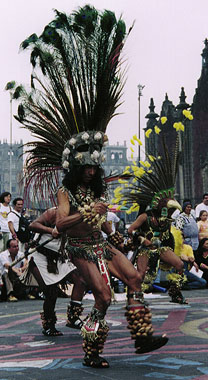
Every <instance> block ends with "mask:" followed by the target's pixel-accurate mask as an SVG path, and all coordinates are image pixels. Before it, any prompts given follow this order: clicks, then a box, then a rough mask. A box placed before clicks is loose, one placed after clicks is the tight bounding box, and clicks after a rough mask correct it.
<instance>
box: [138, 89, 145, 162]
mask: <svg viewBox="0 0 208 380" xmlns="http://www.w3.org/2000/svg"><path fill="white" fill-rule="evenodd" d="M144 87H145V86H143V85H141V84H138V86H137V88H138V138H139V140H140V138H141V124H140V123H141V113H140V98H141V96H142V90H143V88H144ZM139 161H140V144H138V164H139Z"/></svg>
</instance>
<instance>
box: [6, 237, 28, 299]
mask: <svg viewBox="0 0 208 380" xmlns="http://www.w3.org/2000/svg"><path fill="white" fill-rule="evenodd" d="M21 256H23V253H22V252H20V251H19V245H18V241H17V240H15V239H9V240H8V241H7V250H6V251H4V252H1V254H0V270H1V271H2V280H3V284H4V286H5V288H6V294H7V300H8V301H10V302H14V301H18V298H29V299H34V298H35V297H33V296H31V295H27V293H26V287H25V286H24V285H23V284H22V283H21V282H20V280H19V277H20V276H21V275H22V273H23V272H24V270H25V269H26V268H27V260H21V261H19V262H18V263H17V264H15V265H14V266H13V267H12V268H11V263H12V262H13V261H14V260H16V259H19V258H20V257H21Z"/></svg>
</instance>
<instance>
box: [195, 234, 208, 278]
mask: <svg viewBox="0 0 208 380" xmlns="http://www.w3.org/2000/svg"><path fill="white" fill-rule="evenodd" d="M195 257H196V262H197V264H198V266H199V268H200V269H201V270H202V271H203V276H202V277H203V278H204V279H205V280H206V281H207V284H208V238H204V239H202V240H200V242H199V247H198V250H197V254H196V256H195Z"/></svg>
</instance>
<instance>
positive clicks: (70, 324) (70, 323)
mask: <svg viewBox="0 0 208 380" xmlns="http://www.w3.org/2000/svg"><path fill="white" fill-rule="evenodd" d="M82 325H83V321H82V320H81V319H80V318H77V319H74V320H71V321H70V320H67V321H66V326H67V327H71V329H76V330H80V329H81V328H82Z"/></svg>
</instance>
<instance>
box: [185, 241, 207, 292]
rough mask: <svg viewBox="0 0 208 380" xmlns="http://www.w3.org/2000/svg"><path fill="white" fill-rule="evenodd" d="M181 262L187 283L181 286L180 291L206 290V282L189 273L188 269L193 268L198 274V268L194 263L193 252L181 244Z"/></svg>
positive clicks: (187, 246)
mask: <svg viewBox="0 0 208 380" xmlns="http://www.w3.org/2000/svg"><path fill="white" fill-rule="evenodd" d="M181 260H183V263H184V274H185V275H186V278H187V282H186V283H185V284H184V285H183V287H182V289H184V290H185V289H186V290H190V289H203V288H206V286H207V282H206V280H205V279H204V278H200V277H198V276H196V275H195V274H193V273H191V272H190V269H191V268H192V267H193V266H194V267H195V269H196V272H198V270H199V267H198V264H197V263H196V261H195V257H194V252H193V249H192V248H191V246H190V245H188V244H182V249H181Z"/></svg>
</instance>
